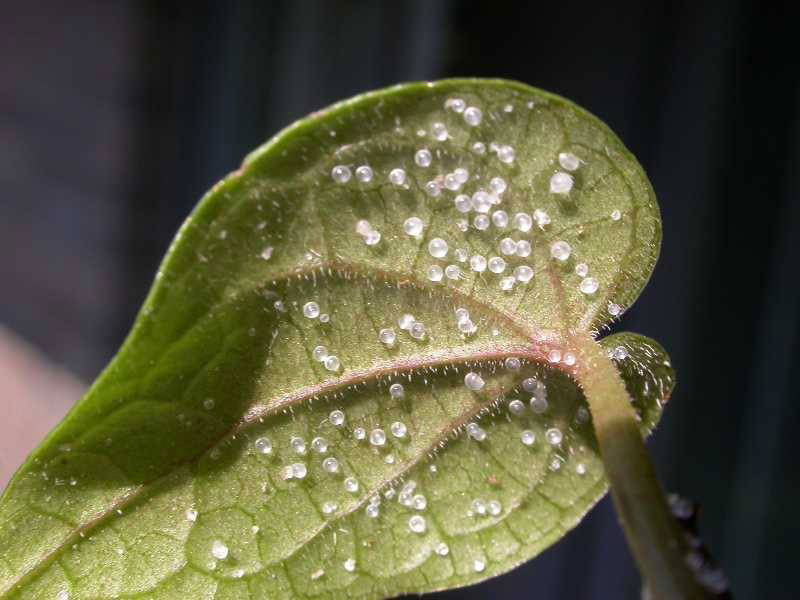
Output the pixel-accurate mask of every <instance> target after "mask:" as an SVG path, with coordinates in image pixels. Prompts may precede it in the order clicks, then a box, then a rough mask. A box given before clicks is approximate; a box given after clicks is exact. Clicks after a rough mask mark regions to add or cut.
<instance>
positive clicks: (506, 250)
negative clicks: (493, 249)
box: [499, 237, 517, 256]
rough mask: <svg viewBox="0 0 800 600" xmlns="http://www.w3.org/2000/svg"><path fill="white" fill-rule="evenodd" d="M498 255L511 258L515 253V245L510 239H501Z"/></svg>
mask: <svg viewBox="0 0 800 600" xmlns="http://www.w3.org/2000/svg"><path fill="white" fill-rule="evenodd" d="M499 247H500V253H501V254H505V255H506V256H511V255H512V254H516V253H517V243H516V242H515V241H514V240H512V239H511V238H509V237H507V238H503V239H502V240H500V246H499Z"/></svg>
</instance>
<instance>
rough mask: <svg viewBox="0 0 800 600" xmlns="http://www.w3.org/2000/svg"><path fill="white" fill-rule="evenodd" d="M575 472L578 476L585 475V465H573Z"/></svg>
mask: <svg viewBox="0 0 800 600" xmlns="http://www.w3.org/2000/svg"><path fill="white" fill-rule="evenodd" d="M575 472H576V473H577V474H578V475H586V465H585V464H583V463H578V464H577V465H575Z"/></svg>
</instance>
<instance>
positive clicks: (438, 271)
mask: <svg viewBox="0 0 800 600" xmlns="http://www.w3.org/2000/svg"><path fill="white" fill-rule="evenodd" d="M426 275H427V276H428V279H429V280H430V281H434V282H438V281H441V280H442V277H444V271H443V270H442V267H440V266H439V265H431V266H430V267H428V271H427V273H426Z"/></svg>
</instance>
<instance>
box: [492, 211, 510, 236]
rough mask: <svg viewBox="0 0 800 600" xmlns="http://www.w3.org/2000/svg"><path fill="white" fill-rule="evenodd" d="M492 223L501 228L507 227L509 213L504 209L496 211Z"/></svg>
mask: <svg viewBox="0 0 800 600" xmlns="http://www.w3.org/2000/svg"><path fill="white" fill-rule="evenodd" d="M492 223H494V226H495V227H497V228H499V229H505V228H506V227H508V213H507V212H506V211H504V210H496V211H494V212H493V213H492ZM506 239H509V238H506Z"/></svg>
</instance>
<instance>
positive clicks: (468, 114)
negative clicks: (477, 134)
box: [464, 106, 483, 127]
mask: <svg viewBox="0 0 800 600" xmlns="http://www.w3.org/2000/svg"><path fill="white" fill-rule="evenodd" d="M482 118H483V113H482V112H481V109H480V108H477V107H476V106H468V107H467V108H465V109H464V121H466V123H467V125H469V126H471V127H475V126H476V125H480V122H481V119H482Z"/></svg>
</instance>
